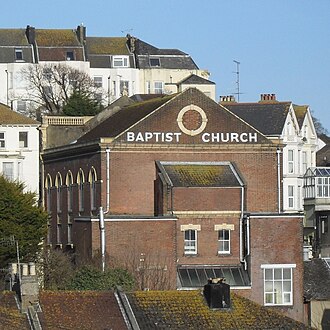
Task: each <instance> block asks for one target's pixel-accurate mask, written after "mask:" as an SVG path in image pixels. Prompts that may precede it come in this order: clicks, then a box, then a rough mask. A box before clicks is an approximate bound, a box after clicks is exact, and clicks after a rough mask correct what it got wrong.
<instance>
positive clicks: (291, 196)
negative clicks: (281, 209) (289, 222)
mask: <svg viewBox="0 0 330 330" xmlns="http://www.w3.org/2000/svg"><path fill="white" fill-rule="evenodd" d="M288 207H289V208H293V207H294V186H292V185H289V186H288Z"/></svg>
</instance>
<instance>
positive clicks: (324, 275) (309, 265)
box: [304, 258, 330, 300]
mask: <svg viewBox="0 0 330 330" xmlns="http://www.w3.org/2000/svg"><path fill="white" fill-rule="evenodd" d="M304 297H305V299H307V300H330V267H329V266H328V265H327V263H326V262H325V261H324V260H323V259H321V258H314V259H311V260H309V261H305V262H304Z"/></svg>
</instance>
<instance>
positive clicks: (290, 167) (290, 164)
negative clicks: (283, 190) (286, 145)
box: [288, 150, 294, 173]
mask: <svg viewBox="0 0 330 330" xmlns="http://www.w3.org/2000/svg"><path fill="white" fill-rule="evenodd" d="M293 172H294V157H293V150H288V173H293Z"/></svg>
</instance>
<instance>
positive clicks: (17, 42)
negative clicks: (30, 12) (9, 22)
mask: <svg viewBox="0 0 330 330" xmlns="http://www.w3.org/2000/svg"><path fill="white" fill-rule="evenodd" d="M0 45H1V46H29V43H28V40H27V38H26V35H25V29H0Z"/></svg>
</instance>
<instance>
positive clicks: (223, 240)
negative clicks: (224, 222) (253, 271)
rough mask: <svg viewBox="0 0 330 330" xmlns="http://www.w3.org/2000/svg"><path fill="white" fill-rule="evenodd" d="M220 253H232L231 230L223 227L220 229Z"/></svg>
mask: <svg viewBox="0 0 330 330" xmlns="http://www.w3.org/2000/svg"><path fill="white" fill-rule="evenodd" d="M218 253H219V254H228V253H230V230H228V229H221V230H219V231H218Z"/></svg>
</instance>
